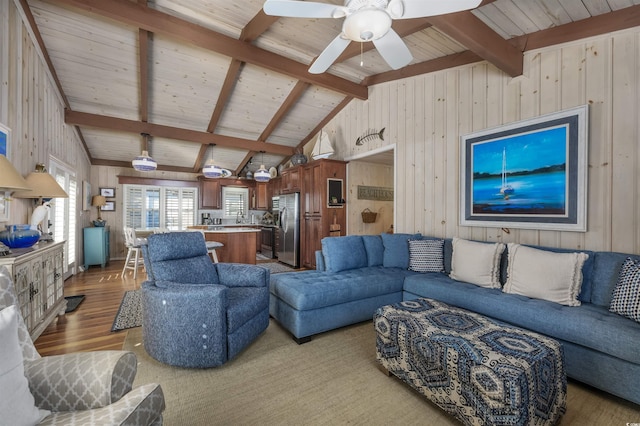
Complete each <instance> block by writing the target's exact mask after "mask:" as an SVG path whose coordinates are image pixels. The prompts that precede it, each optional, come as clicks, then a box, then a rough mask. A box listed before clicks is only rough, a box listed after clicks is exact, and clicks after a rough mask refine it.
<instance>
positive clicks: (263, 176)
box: [253, 151, 271, 182]
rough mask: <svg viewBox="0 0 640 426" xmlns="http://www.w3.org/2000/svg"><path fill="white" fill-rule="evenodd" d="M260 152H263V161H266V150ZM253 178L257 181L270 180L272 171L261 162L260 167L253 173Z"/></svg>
mask: <svg viewBox="0 0 640 426" xmlns="http://www.w3.org/2000/svg"><path fill="white" fill-rule="evenodd" d="M260 152H261V153H262V162H264V151H260ZM253 178H254V179H255V180H256V182H269V179H271V173H269V171H268V170H267V168H266V167H265V166H264V164H260V168H259V169H258V170H256V172H255V173H254V174H253Z"/></svg>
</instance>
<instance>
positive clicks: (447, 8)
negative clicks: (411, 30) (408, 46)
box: [387, 0, 482, 19]
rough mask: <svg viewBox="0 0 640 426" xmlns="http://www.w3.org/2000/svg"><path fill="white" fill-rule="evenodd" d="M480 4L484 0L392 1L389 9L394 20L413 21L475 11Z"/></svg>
mask: <svg viewBox="0 0 640 426" xmlns="http://www.w3.org/2000/svg"><path fill="white" fill-rule="evenodd" d="M480 3H482V0H449V1H442V0H391V1H390V2H389V5H388V6H387V9H388V10H389V12H390V14H391V16H392V17H393V18H394V19H412V18H422V17H424V16H435V15H443V14H445V13H453V12H460V11H462V10H469V9H475V8H476V7H478V6H480ZM394 11H396V13H394ZM397 12H400V13H401V14H398V13H397ZM396 14H398V15H400V16H396Z"/></svg>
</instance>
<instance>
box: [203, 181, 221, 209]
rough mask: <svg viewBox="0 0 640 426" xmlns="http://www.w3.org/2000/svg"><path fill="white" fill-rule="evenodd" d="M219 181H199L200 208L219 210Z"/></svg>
mask: <svg viewBox="0 0 640 426" xmlns="http://www.w3.org/2000/svg"><path fill="white" fill-rule="evenodd" d="M221 198H222V197H221V194H220V180H219V179H206V178H203V179H202V180H200V208H201V209H210V210H217V209H220V208H221V201H220V200H221Z"/></svg>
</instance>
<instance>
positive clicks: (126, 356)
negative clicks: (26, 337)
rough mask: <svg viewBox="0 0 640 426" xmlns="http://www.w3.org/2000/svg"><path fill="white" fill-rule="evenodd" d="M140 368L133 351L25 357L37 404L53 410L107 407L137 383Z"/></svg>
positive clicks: (27, 374) (26, 373) (30, 386)
mask: <svg viewBox="0 0 640 426" xmlns="http://www.w3.org/2000/svg"><path fill="white" fill-rule="evenodd" d="M137 368H138V364H137V359H136V356H135V354H134V353H133V352H126V351H96V352H78V353H72V354H66V355H54V356H47V357H43V358H39V359H37V360H34V361H25V363H24V369H25V376H26V377H27V380H28V381H29V388H30V389H31V393H33V397H34V398H35V403H36V406H38V407H39V408H42V409H46V410H51V411H79V410H88V409H93V408H100V407H105V406H107V405H109V404H112V403H113V402H115V401H117V400H119V399H120V398H122V396H123V395H125V394H126V393H128V392H129V391H130V390H131V388H132V385H133V379H134V378H135V375H136V371H137Z"/></svg>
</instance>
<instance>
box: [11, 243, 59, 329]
mask: <svg viewBox="0 0 640 426" xmlns="http://www.w3.org/2000/svg"><path fill="white" fill-rule="evenodd" d="M11 251H12V253H11V254H10V255H8V256H1V257H0V266H6V267H7V269H9V273H10V274H11V275H12V277H13V282H14V284H15V287H16V292H17V293H18V300H19V302H20V310H21V312H22V316H23V317H24V321H25V323H26V324H27V328H28V329H29V332H30V333H31V338H32V339H33V340H34V341H35V340H36V339H37V338H38V337H39V336H40V334H42V332H43V331H44V329H45V328H47V326H48V325H49V324H50V323H51V321H53V320H54V319H55V317H56V315H63V314H64V311H65V309H66V308H67V302H66V300H65V298H64V280H63V278H62V272H63V267H64V242H63V241H61V242H48V243H47V242H43V243H38V244H36V245H35V246H33V247H31V248H27V249H12V250H11Z"/></svg>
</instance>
